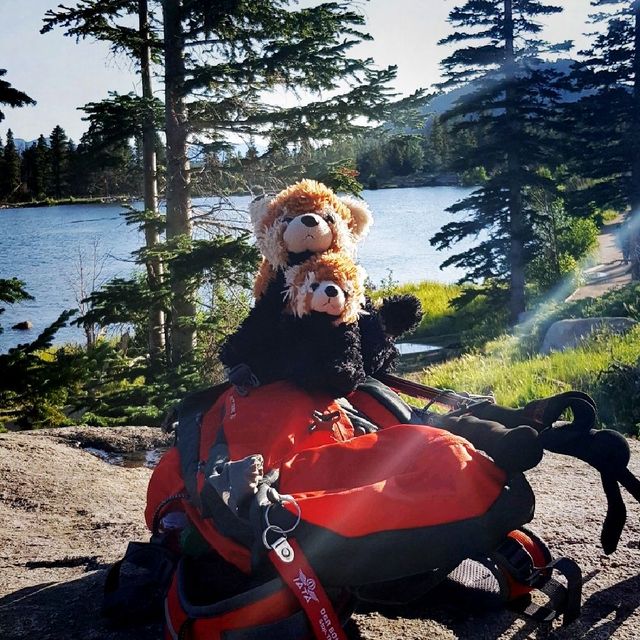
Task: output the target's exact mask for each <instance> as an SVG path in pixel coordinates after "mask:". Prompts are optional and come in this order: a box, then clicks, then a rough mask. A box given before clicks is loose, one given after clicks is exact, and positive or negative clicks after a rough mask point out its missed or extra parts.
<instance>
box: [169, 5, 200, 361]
mask: <svg viewBox="0 0 640 640" xmlns="http://www.w3.org/2000/svg"><path fill="white" fill-rule="evenodd" d="M182 5H183V2H182V0H164V1H163V3H162V13H163V22H164V53H165V80H164V84H165V127H166V135H167V242H168V243H169V244H174V243H176V242H177V241H178V240H179V239H180V238H181V237H186V238H188V239H189V240H190V239H191V228H192V225H191V220H190V215H189V213H190V208H191V207H190V174H189V169H190V167H189V159H188V157H187V134H188V127H187V113H186V106H185V102H184V79H185V67H184V59H183V55H184V36H183V33H182V22H181V13H182ZM171 298H172V302H171V362H172V363H173V364H176V365H177V364H179V363H181V362H183V361H185V360H189V359H190V358H191V357H192V355H193V348H194V346H195V340H196V332H195V315H196V305H195V293H194V291H192V287H190V286H189V283H188V282H185V281H184V280H179V279H178V278H171Z"/></svg>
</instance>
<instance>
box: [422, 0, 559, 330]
mask: <svg viewBox="0 0 640 640" xmlns="http://www.w3.org/2000/svg"><path fill="white" fill-rule="evenodd" d="M559 11H561V8H560V7H555V6H551V5H548V4H545V3H544V2H543V1H542V0H482V1H479V0H468V1H467V2H465V3H464V4H463V5H461V6H458V7H455V8H454V9H452V11H451V13H450V14H449V22H450V23H451V24H452V25H454V27H455V28H456V29H457V30H456V31H455V32H454V33H452V34H451V35H449V36H448V37H446V38H444V39H443V40H442V42H441V44H457V45H460V48H459V49H457V50H456V51H455V52H454V53H452V54H451V55H450V56H449V57H447V58H445V59H444V60H443V62H442V66H443V69H444V73H445V77H446V79H447V80H446V82H445V83H444V86H448V87H453V86H460V85H462V84H465V83H468V82H470V81H472V80H473V81H474V85H473V86H474V88H473V90H472V92H471V93H468V94H466V95H464V96H463V97H461V98H460V99H459V100H458V101H457V103H456V104H455V105H454V107H453V108H452V109H451V110H450V111H449V112H448V114H446V115H447V117H448V118H455V119H456V120H455V124H454V126H453V132H454V135H456V134H457V133H460V132H471V133H473V134H475V135H477V137H478V144H477V146H476V148H475V149H474V150H472V151H471V152H470V153H468V154H466V155H465V157H464V158H461V159H460V161H459V162H457V163H456V164H455V168H456V169H457V170H458V171H469V170H473V169H475V168H477V167H480V166H483V167H485V168H486V169H487V171H488V173H489V180H488V181H487V182H486V183H485V184H484V185H483V186H482V187H481V188H479V189H477V190H476V191H474V193H473V194H471V196H469V197H468V198H465V199H464V200H462V201H461V202H458V203H456V204H455V205H454V206H452V207H451V208H450V209H449V211H450V212H452V213H462V212H465V213H466V214H467V215H466V218H465V219H464V220H463V221H461V222H451V223H448V224H446V225H445V226H444V227H443V228H442V230H441V231H440V232H439V233H437V234H436V235H435V236H434V237H433V238H432V239H431V243H432V244H433V245H435V246H437V247H438V248H445V247H450V246H451V245H452V244H454V243H456V242H458V241H460V240H462V239H464V238H467V237H476V236H477V235H478V234H480V233H483V232H484V234H485V238H484V239H483V240H482V241H481V242H480V243H479V245H478V246H477V247H475V248H473V249H470V250H468V251H465V252H463V253H460V254H457V255H454V256H452V257H451V258H449V259H448V260H446V261H445V263H444V264H443V266H447V265H456V266H458V267H462V268H463V269H465V270H466V275H465V276H464V278H463V279H462V280H463V281H485V282H486V283H491V284H492V285H493V286H494V287H495V288H494V293H496V294H497V293H498V292H500V291H508V299H509V315H510V319H511V321H512V322H513V323H515V322H517V320H518V316H519V314H520V313H522V312H523V311H524V310H525V265H526V263H527V261H528V260H529V259H530V253H529V250H530V248H531V241H532V233H533V232H532V218H533V216H534V212H533V209H532V207H531V206H530V203H529V202H528V200H527V191H528V189H529V188H530V187H531V186H533V185H538V184H540V183H541V182H542V181H543V179H542V178H541V177H540V175H538V174H537V173H536V171H535V169H536V167H537V166H539V165H540V164H544V163H546V162H548V161H550V160H551V159H552V158H553V149H552V145H551V143H550V140H549V138H548V137H547V136H546V133H547V132H548V130H549V126H550V123H551V122H552V121H553V118H554V116H555V108H554V107H555V104H554V103H555V101H556V100H557V98H558V93H557V91H556V89H555V88H554V83H555V81H556V80H557V77H556V74H555V73H553V72H552V71H550V70H547V69H545V68H544V67H543V66H541V62H542V61H541V58H540V56H541V54H542V53H543V52H544V51H548V50H549V49H550V47H549V46H548V45H547V44H546V43H544V42H541V41H539V40H538V34H539V32H540V31H541V29H542V26H541V25H540V24H539V23H538V22H537V19H538V18H539V17H541V16H545V15H550V14H554V13H558V12H559ZM555 49H556V50H557V49H559V47H556V48H555Z"/></svg>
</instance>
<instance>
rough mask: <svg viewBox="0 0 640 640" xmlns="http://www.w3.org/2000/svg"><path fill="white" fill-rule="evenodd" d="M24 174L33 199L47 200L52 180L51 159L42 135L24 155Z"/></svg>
mask: <svg viewBox="0 0 640 640" xmlns="http://www.w3.org/2000/svg"><path fill="white" fill-rule="evenodd" d="M22 173H23V180H24V182H25V183H26V185H27V189H28V191H29V194H30V195H31V197H32V198H35V199H38V200H39V199H41V198H45V197H46V196H47V194H48V189H49V184H50V180H51V158H50V149H49V145H48V144H47V141H46V139H45V137H44V136H43V135H42V134H40V136H39V138H38V140H37V142H34V143H33V144H32V145H31V146H30V147H29V148H28V149H25V151H24V153H23V154H22Z"/></svg>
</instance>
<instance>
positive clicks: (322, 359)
mask: <svg viewBox="0 0 640 640" xmlns="http://www.w3.org/2000/svg"><path fill="white" fill-rule="evenodd" d="M365 278H366V274H365V272H364V269H363V268H362V267H360V266H359V265H357V264H356V263H355V262H354V261H353V260H352V259H351V258H350V257H349V256H347V255H346V254H344V253H342V252H329V253H323V254H320V255H317V256H313V257H312V258H309V259H308V260H306V261H305V262H303V263H301V264H299V265H294V266H292V267H289V268H288V269H287V270H286V272H285V282H286V287H287V288H286V295H285V299H286V306H285V310H284V313H283V314H282V318H281V322H280V330H279V342H280V351H281V356H282V360H281V363H282V375H283V377H284V378H286V379H288V380H292V381H293V382H295V384H296V385H298V386H300V387H302V388H303V389H306V390H308V391H325V392H329V393H330V394H332V395H333V396H334V397H336V398H337V397H341V396H345V395H347V394H349V393H351V392H352V391H353V390H354V389H355V388H356V386H357V385H358V384H361V383H362V382H364V380H365V378H366V373H365V369H364V363H363V356H362V347H361V341H360V329H359V326H358V319H359V317H360V315H361V314H362V313H363V305H364V299H365V298H364V281H365Z"/></svg>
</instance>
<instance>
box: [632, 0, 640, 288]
mask: <svg viewBox="0 0 640 640" xmlns="http://www.w3.org/2000/svg"><path fill="white" fill-rule="evenodd" d="M633 11H634V16H635V24H634V50H633V116H632V124H631V135H632V141H631V153H632V154H633V157H632V165H631V198H630V204H631V216H632V223H631V225H629V227H630V233H631V238H629V241H630V246H631V252H630V258H631V274H632V277H633V279H634V280H640V0H636V1H635V2H634V3H633Z"/></svg>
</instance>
